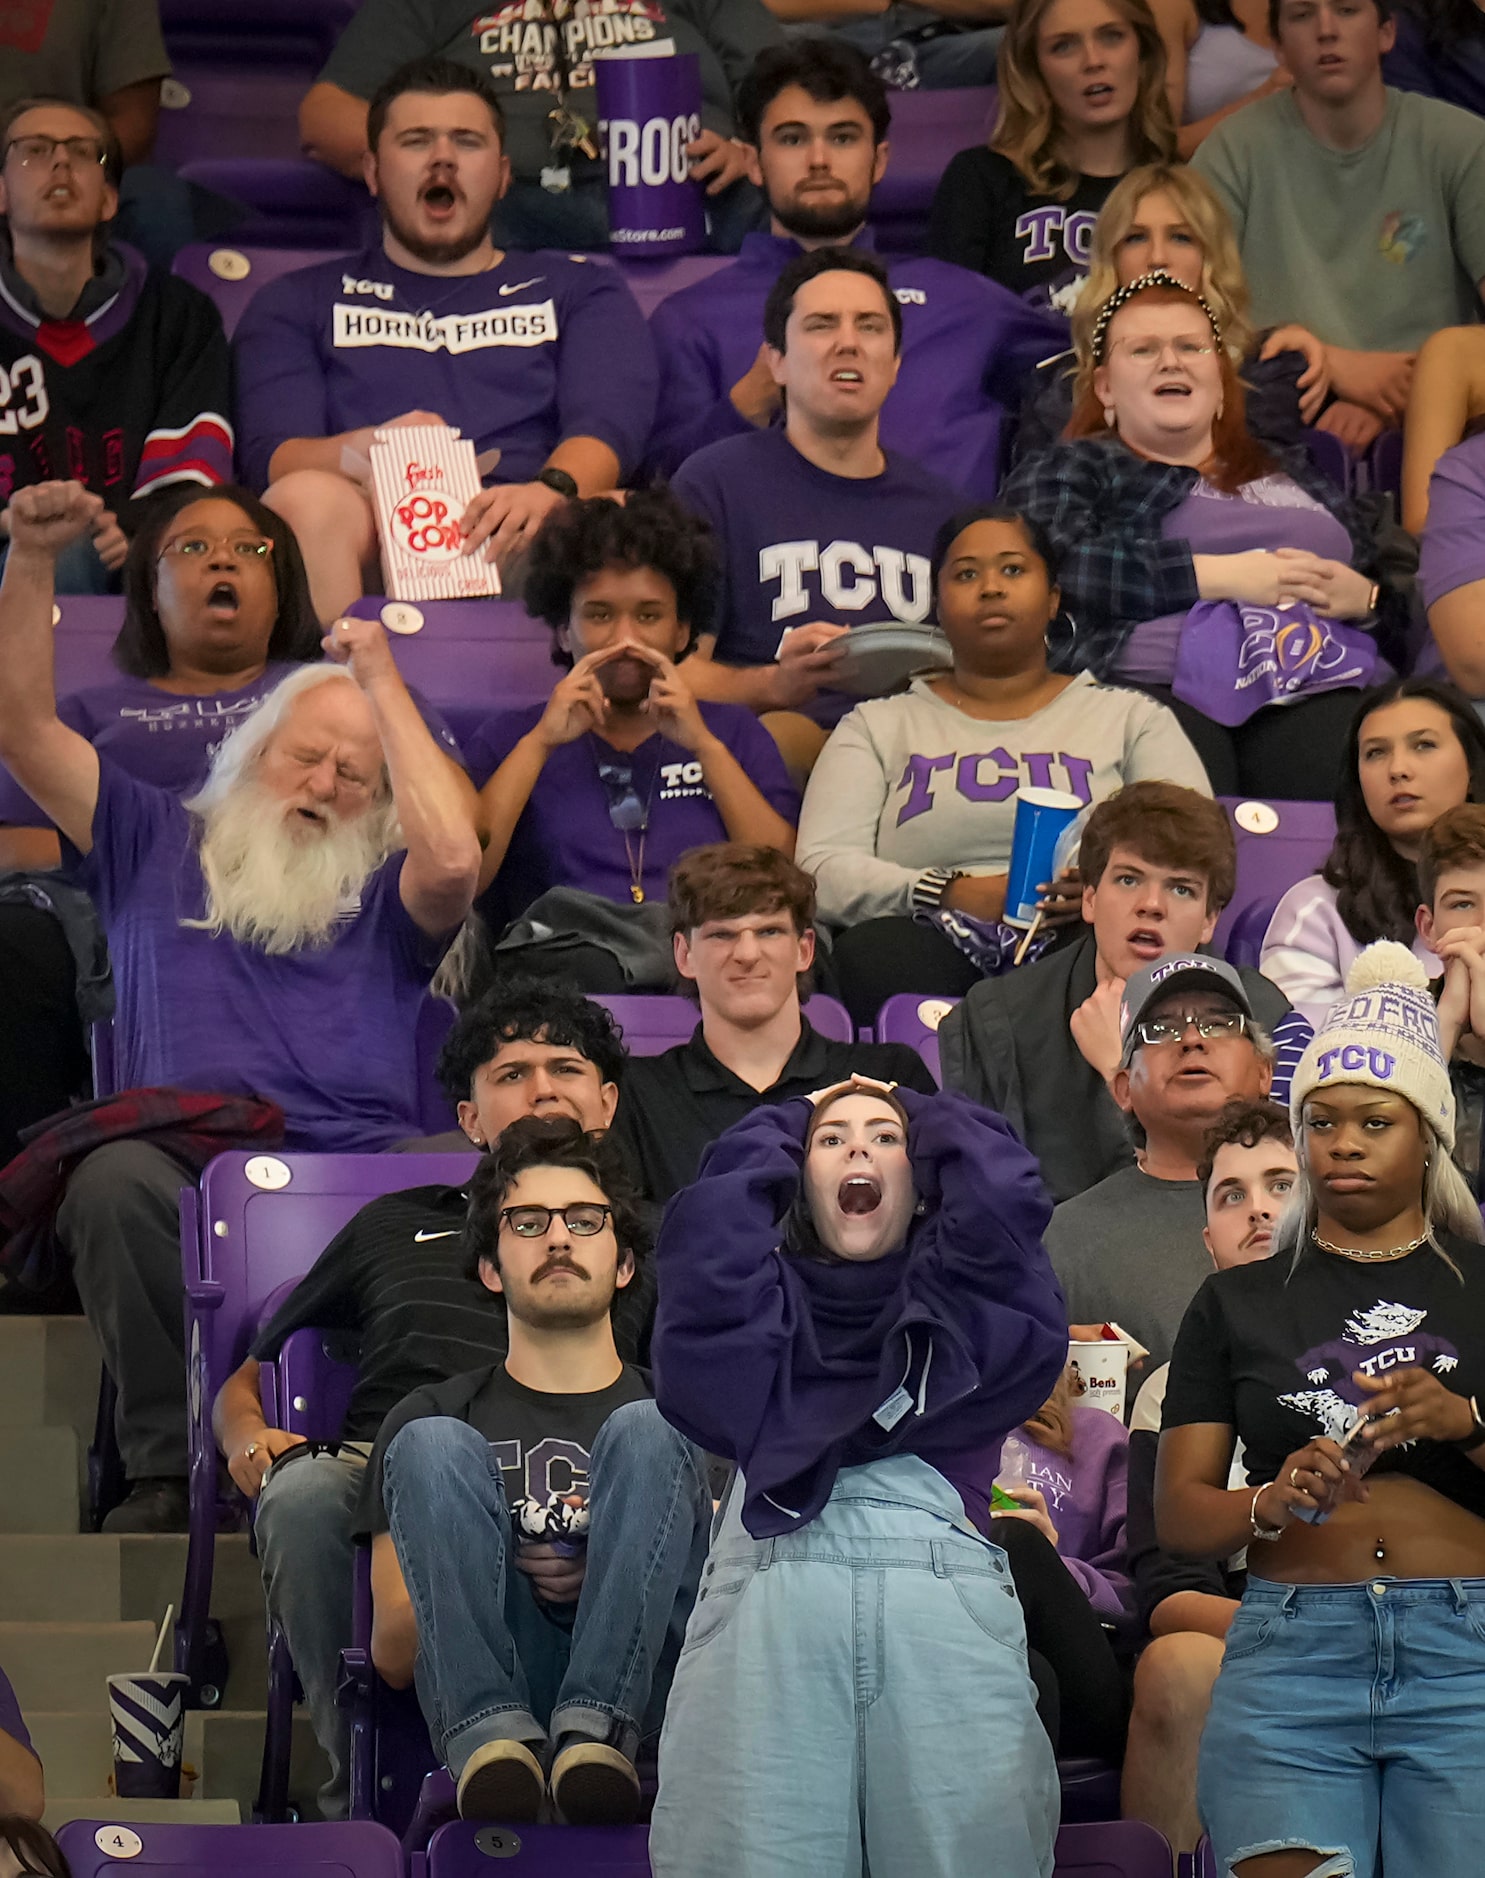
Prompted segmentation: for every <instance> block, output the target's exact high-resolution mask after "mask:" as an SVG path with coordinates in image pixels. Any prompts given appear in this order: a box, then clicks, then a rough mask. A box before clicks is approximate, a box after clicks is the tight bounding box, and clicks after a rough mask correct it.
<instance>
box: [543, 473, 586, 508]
mask: <svg viewBox="0 0 1485 1878" xmlns="http://www.w3.org/2000/svg"><path fill="white" fill-rule="evenodd" d="M536 480H537V481H538V482H539V483H545V484H546V486H547V488H548V489H555V490H556V492H557V494H558V495H559V496H565V497H566V498H567V500H568V501H569V502H571V500H572V499H573V497H574V496H575V495H576V494H577V492H578V486H577V480H576V478H575V477H572V476H569V475H568V473H567V471H566V470H565V469H550V468H548V469H544V470H538V471H537V472H536Z"/></svg>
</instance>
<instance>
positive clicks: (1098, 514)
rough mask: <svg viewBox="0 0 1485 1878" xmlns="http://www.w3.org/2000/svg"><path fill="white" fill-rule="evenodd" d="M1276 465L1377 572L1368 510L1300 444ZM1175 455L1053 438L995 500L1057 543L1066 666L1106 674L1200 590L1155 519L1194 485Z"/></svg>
mask: <svg viewBox="0 0 1485 1878" xmlns="http://www.w3.org/2000/svg"><path fill="white" fill-rule="evenodd" d="M1274 454H1275V456H1276V458H1277V467H1278V468H1279V469H1281V470H1282V471H1283V472H1284V473H1285V474H1286V475H1287V476H1290V477H1292V478H1293V480H1294V481H1295V482H1296V483H1298V484H1299V486H1300V488H1301V489H1303V490H1304V491H1305V492H1306V493H1307V494H1308V495H1312V496H1313V497H1314V498H1315V500H1316V501H1317V502H1320V503H1322V504H1323V505H1324V507H1325V508H1326V509H1327V510H1328V511H1329V512H1330V513H1331V514H1332V515H1333V516H1334V517H1335V518H1336V520H1337V521H1338V522H1339V523H1340V524H1341V526H1342V527H1343V528H1344V529H1345V530H1346V532H1347V534H1349V535H1350V537H1351V544H1352V551H1353V557H1354V558H1353V564H1354V565H1355V566H1356V567H1357V568H1359V569H1360V570H1361V572H1362V573H1364V574H1368V575H1371V577H1372V578H1376V575H1375V573H1374V571H1373V567H1372V563H1373V560H1374V558H1375V552H1376V550H1375V544H1374V541H1373V539H1372V531H1371V529H1370V527H1369V526H1368V524H1367V521H1366V518H1365V516H1364V514H1363V513H1362V512H1361V511H1360V510H1359V509H1358V508H1357V505H1356V504H1355V503H1353V502H1352V501H1351V500H1350V498H1349V497H1347V496H1345V495H1343V494H1342V493H1341V491H1340V490H1338V489H1337V488H1336V486H1335V485H1334V483H1332V482H1331V481H1330V479H1329V478H1328V477H1327V476H1325V475H1323V474H1322V473H1321V472H1320V471H1319V470H1317V469H1316V468H1315V466H1314V464H1313V463H1312V462H1311V461H1310V459H1309V457H1308V456H1307V455H1306V454H1305V453H1304V452H1303V451H1284V452H1275V453H1274ZM1196 482H1197V472H1196V471H1195V470H1194V469H1190V468H1188V467H1187V466H1186V465H1185V464H1181V463H1153V462H1151V461H1150V460H1149V458H1148V457H1142V456H1136V455H1135V453H1134V452H1133V451H1132V450H1130V449H1127V448H1126V447H1125V446H1124V445H1123V444H1122V443H1120V441H1119V440H1118V438H1117V437H1107V438H1105V437H1084V438H1079V439H1078V440H1077V441H1076V442H1073V443H1059V444H1054V445H1053V447H1052V448H1051V449H1050V450H1043V451H1040V452H1038V453H1037V454H1036V455H1035V456H1031V457H1028V458H1026V460H1025V461H1024V462H1022V463H1020V464H1018V465H1017V467H1016V468H1015V469H1014V470H1013V471H1012V472H1011V474H1010V476H1008V477H1007V479H1006V481H1005V483H1004V484H1003V485H1002V488H1001V495H1000V499H1001V501H1003V502H1005V503H1007V504H1008V505H1009V506H1010V507H1012V508H1016V509H1020V510H1022V511H1023V512H1024V513H1025V514H1027V515H1029V516H1031V517H1032V518H1033V520H1035V521H1038V522H1040V523H1041V525H1042V526H1043V527H1044V528H1045V529H1046V531H1047V533H1048V534H1049V535H1050V536H1051V538H1052V543H1053V546H1054V547H1055V548H1056V550H1057V555H1058V568H1057V578H1058V582H1059V584H1060V585H1061V588H1062V599H1063V604H1064V606H1065V607H1066V608H1067V611H1068V613H1069V614H1070V615H1071V616H1072V618H1073V620H1074V621H1075V622H1076V627H1077V630H1076V633H1075V634H1074V637H1073V643H1072V649H1071V651H1070V653H1069V654H1067V655H1066V656H1065V657H1064V658H1063V659H1061V660H1059V663H1060V664H1062V665H1064V666H1065V667H1066V668H1067V669H1068V670H1070V671H1091V672H1093V673H1094V675H1095V676H1096V677H1098V678H1108V677H1110V676H1112V674H1113V671H1114V667H1115V665H1116V663H1117V661H1118V658H1119V654H1120V652H1121V651H1122V650H1123V648H1124V643H1125V641H1126V640H1127V639H1128V637H1129V635H1130V634H1131V633H1132V632H1133V631H1134V629H1135V627H1136V626H1138V625H1139V624H1140V622H1141V621H1142V620H1148V619H1158V618H1159V617H1160V616H1161V615H1162V614H1164V613H1182V612H1184V611H1185V610H1186V609H1187V608H1188V607H1192V606H1195V605H1196V603H1197V601H1198V600H1199V599H1200V598H1201V595H1200V594H1199V593H1198V592H1197V588H1196V569H1195V566H1194V564H1193V562H1192V557H1191V549H1190V546H1189V545H1188V543H1186V542H1184V541H1181V540H1172V541H1167V540H1166V539H1165V538H1164V537H1163V536H1162V534H1161V532H1160V529H1161V524H1162V523H1163V522H1164V520H1165V518H1166V516H1167V515H1169V514H1170V512H1171V510H1172V509H1174V508H1177V507H1178V506H1179V505H1180V503H1182V502H1183V501H1184V500H1185V499H1186V497H1187V496H1188V495H1189V494H1190V493H1191V491H1192V489H1193V488H1194V487H1195V486H1196Z"/></svg>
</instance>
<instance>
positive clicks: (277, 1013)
mask: <svg viewBox="0 0 1485 1878" xmlns="http://www.w3.org/2000/svg"><path fill="white" fill-rule="evenodd" d="M98 769H99V777H98V806H97V809H96V810H95V811H94V815H93V848H92V852H91V853H90V854H88V855H87V856H86V857H84V856H81V855H79V854H78V852H77V850H76V849H75V848H74V847H73V846H72V845H71V843H70V842H67V841H65V840H64V841H63V843H62V858H63V867H64V869H65V871H66V873H67V874H68V877H69V878H71V879H73V880H75V881H76V882H77V884H78V885H79V886H80V887H83V888H84V889H86V891H87V892H89V893H90V894H92V896H93V900H94V903H95V904H96V906H97V908H98V913H99V917H100V918H101V919H102V922H103V929H104V931H105V933H106V934H107V935H108V949H109V952H110V953H111V954H112V957H113V969H114V982H115V985H116V987H117V991H118V1013H117V1016H116V1018H115V1021H114V1032H115V1036H116V1038H117V1048H118V1050H119V1059H120V1060H119V1083H120V1087H122V1088H126V1089H127V1088H133V1087H157V1086H160V1085H163V1084H174V1085H175V1086H177V1087H179V1088H185V1089H202V1090H211V1091H222V1092H225V1093H228V1094H241V1093H252V1094H256V1095H259V1096H263V1097H266V1098H267V1099H268V1100H269V1101H272V1102H277V1103H278V1104H279V1106H280V1107H281V1108H282V1109H283V1111H284V1115H285V1117H286V1120H287V1124H288V1127H287V1133H286V1136H285V1144H286V1146H288V1147H290V1148H312V1149H317V1150H320V1151H321V1152H324V1153H356V1152H369V1151H374V1150H376V1149H380V1148H386V1147H390V1146H391V1145H392V1143H393V1142H396V1141H399V1140H402V1139H404V1138H405V1137H407V1136H408V1135H413V1134H417V1133H418V1132H419V1121H418V1104H417V1078H416V1074H415V1069H414V1065H415V1061H416V1029H417V1017H418V1009H419V1007H420V1005H421V1004H422V1002H423V999H424V996H425V994H426V992H427V989H428V983H429V980H430V979H431V978H432V976H433V973H434V971H435V970H436V968H437V966H438V962H439V960H440V958H441V957H442V956H443V953H444V951H445V949H446V942H445V941H440V940H434V939H430V938H428V936H427V935H426V934H425V933H423V932H422V931H420V929H419V928H418V927H417V926H416V925H415V924H414V922H413V920H412V917H411V915H410V914H409V913H408V912H407V910H406V908H405V907H404V906H403V904H402V900H401V898H400V896H399V894H398V881H399V878H400V876H401V872H402V861H403V857H402V855H400V854H397V855H393V856H392V858H391V859H390V860H389V861H387V862H385V863H384V865H383V866H382V867H381V868H379V869H378V871H377V872H376V873H375V874H373V875H372V877H371V879H370V880H369V881H368V882H367V884H366V887H365V890H364V891H363V893H362V894H361V897H360V901H359V903H358V904H357V905H355V906H353V907H348V908H347V909H346V912H345V915H344V917H343V923H342V924H340V925H339V926H338V927H337V929H336V934H335V937H334V939H333V940H332V942H331V943H330V944H329V945H327V946H323V947H320V948H316V949H305V950H302V951H299V952H295V953H291V954H289V955H287V956H285V957H274V958H270V957H269V956H267V955H266V954H265V953H263V952H260V951H259V950H257V949H256V948H255V947H252V946H246V945H242V944H240V943H239V942H238V941H237V940H235V939H232V938H229V937H228V936H227V935H225V934H220V935H215V936H214V935H212V934H210V933H207V932H203V931H200V930H198V929H194V928H188V927H185V926H183V925H182V924H181V921H182V920H185V919H200V918H201V917H202V916H203V914H204V912H205V905H206V889H205V882H204V881H203V879H202V876H201V866H200V862H199V861H198V859H197V856H196V843H195V836H194V830H193V824H192V819H191V817H190V816H189V815H188V814H187V813H186V811H185V809H184V808H182V807H181V804H180V802H179V801H178V800H177V798H176V797H175V796H174V795H172V794H171V793H170V792H169V791H168V790H165V789H156V788H153V787H152V786H151V785H150V784H148V783H142V782H136V781H135V780H134V778H133V777H131V776H128V775H126V774H125V772H124V771H123V769H122V768H120V767H119V766H118V765H117V764H116V763H114V762H112V761H110V759H109V758H107V757H104V758H102V759H101V761H100V762H99V766H98Z"/></svg>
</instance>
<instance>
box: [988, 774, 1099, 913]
mask: <svg viewBox="0 0 1485 1878" xmlns="http://www.w3.org/2000/svg"><path fill="white" fill-rule="evenodd" d="M1082 810H1083V803H1082V801H1081V799H1080V798H1079V797H1077V796H1073V795H1068V794H1067V793H1066V792H1065V791H1064V790H1061V789H1018V790H1017V791H1016V830H1015V834H1014V835H1013V836H1012V838H1011V869H1010V875H1009V877H1008V878H1007V880H1006V889H1005V919H1006V924H1007V925H1008V926H1029V925H1030V924H1031V922H1032V921H1033V920H1034V919H1035V918H1036V903H1037V900H1038V898H1039V897H1040V895H1039V889H1040V887H1041V884H1042V882H1043V881H1044V880H1050V879H1051V878H1052V872H1053V866H1054V863H1055V861H1056V855H1057V843H1058V840H1059V839H1060V838H1061V835H1062V831H1063V830H1064V829H1065V828H1066V827H1067V826H1068V824H1069V823H1070V822H1072V821H1073V820H1075V819H1076V817H1077V816H1078V815H1080V814H1081V813H1082Z"/></svg>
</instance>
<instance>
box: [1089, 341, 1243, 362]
mask: <svg viewBox="0 0 1485 1878" xmlns="http://www.w3.org/2000/svg"><path fill="white" fill-rule="evenodd" d="M1114 346H1123V348H1124V350H1125V351H1126V352H1127V353H1128V354H1129V356H1130V358H1132V359H1133V360H1134V362H1135V364H1136V365H1159V363H1160V362H1161V360H1162V359H1163V358H1164V357H1165V355H1166V353H1167V352H1168V351H1169V352H1173V353H1175V355H1176V363H1177V364H1178V365H1189V364H1190V363H1191V361H1192V360H1193V359H1209V358H1210V357H1211V356H1212V354H1213V353H1214V352H1215V351H1216V350H1217V348H1216V347H1215V346H1214V345H1213V344H1212V342H1211V341H1210V340H1209V339H1116V340H1115V341H1114ZM1110 350H1113V348H1112V347H1111V348H1110Z"/></svg>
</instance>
